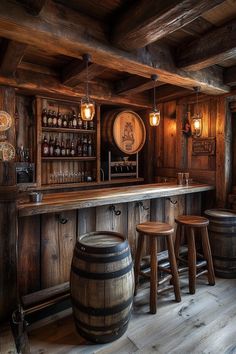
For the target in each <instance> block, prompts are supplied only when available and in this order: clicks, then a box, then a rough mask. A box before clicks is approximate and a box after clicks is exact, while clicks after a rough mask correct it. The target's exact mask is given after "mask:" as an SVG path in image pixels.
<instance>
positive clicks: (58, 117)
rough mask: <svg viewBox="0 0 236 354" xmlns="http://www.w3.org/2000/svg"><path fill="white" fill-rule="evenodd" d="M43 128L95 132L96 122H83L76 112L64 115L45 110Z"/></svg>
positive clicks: (43, 112)
mask: <svg viewBox="0 0 236 354" xmlns="http://www.w3.org/2000/svg"><path fill="white" fill-rule="evenodd" d="M42 126H43V127H45V128H46V127H48V128H63V129H67V128H69V129H83V130H93V129H94V121H93V120H91V121H83V120H82V119H81V116H80V113H78V115H76V113H75V111H72V112H69V113H68V114H62V113H60V112H58V113H56V111H53V110H50V109H49V110H47V109H46V108H44V109H43V111H42Z"/></svg>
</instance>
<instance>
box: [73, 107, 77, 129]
mask: <svg viewBox="0 0 236 354" xmlns="http://www.w3.org/2000/svg"><path fill="white" fill-rule="evenodd" d="M72 128H74V129H76V128H77V118H76V114H75V111H73V115H72Z"/></svg>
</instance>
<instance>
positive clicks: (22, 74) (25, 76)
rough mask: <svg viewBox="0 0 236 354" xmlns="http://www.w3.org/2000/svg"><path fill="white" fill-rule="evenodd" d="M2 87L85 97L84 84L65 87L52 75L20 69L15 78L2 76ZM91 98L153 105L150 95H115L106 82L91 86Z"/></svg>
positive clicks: (58, 95)
mask: <svg viewBox="0 0 236 354" xmlns="http://www.w3.org/2000/svg"><path fill="white" fill-rule="evenodd" d="M0 85H6V86H12V87H15V88H16V89H19V90H20V91H21V92H31V94H32V93H33V94H41V95H45V96H50V97H61V98H65V97H67V98H68V97H69V98H71V99H77V100H78V98H81V97H83V96H84V94H85V92H84V84H81V85H78V86H77V87H76V88H70V87H68V86H65V85H63V84H62V83H61V82H60V80H59V79H57V78H56V77H52V76H50V75H46V74H41V73H37V72H35V73H34V75H32V72H30V71H26V70H22V69H18V70H17V72H16V75H15V77H14V78H13V77H9V76H4V75H0ZM89 91H90V97H91V98H93V99H94V100H95V102H97V103H101V102H103V103H106V104H112V103H113V104H117V105H125V106H133V107H138V108H150V107H151V103H150V101H149V97H148V95H137V96H132V97H122V96H118V95H114V94H113V92H112V88H111V87H110V85H109V84H106V83H105V82H104V81H103V82H102V84H99V83H92V84H90V85H89Z"/></svg>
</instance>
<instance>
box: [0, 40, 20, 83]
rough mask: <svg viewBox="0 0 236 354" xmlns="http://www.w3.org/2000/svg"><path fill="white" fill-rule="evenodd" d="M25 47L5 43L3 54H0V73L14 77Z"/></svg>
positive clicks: (15, 43)
mask: <svg viewBox="0 0 236 354" xmlns="http://www.w3.org/2000/svg"><path fill="white" fill-rule="evenodd" d="M26 47H27V45H26V44H25V43H20V42H16V41H12V40H9V41H7V43H6V46H5V49H4V50H3V53H1V57H2V58H1V63H0V73H1V74H4V75H9V76H14V75H15V72H16V69H17V67H18V65H19V64H20V62H21V60H22V58H23V56H24V54H25V50H26Z"/></svg>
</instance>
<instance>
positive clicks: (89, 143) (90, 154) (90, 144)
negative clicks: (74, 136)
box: [88, 136, 93, 157]
mask: <svg viewBox="0 0 236 354" xmlns="http://www.w3.org/2000/svg"><path fill="white" fill-rule="evenodd" d="M88 156H89V157H91V156H93V146H92V139H91V136H89V137H88Z"/></svg>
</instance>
